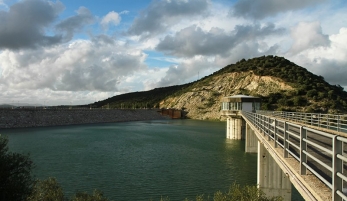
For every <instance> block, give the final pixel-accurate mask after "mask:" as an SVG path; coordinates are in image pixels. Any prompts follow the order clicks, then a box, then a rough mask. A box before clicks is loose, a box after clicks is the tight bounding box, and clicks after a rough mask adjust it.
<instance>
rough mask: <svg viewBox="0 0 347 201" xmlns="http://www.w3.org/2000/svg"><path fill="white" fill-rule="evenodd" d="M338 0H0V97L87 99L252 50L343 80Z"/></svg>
mask: <svg viewBox="0 0 347 201" xmlns="http://www.w3.org/2000/svg"><path fill="white" fill-rule="evenodd" d="M346 10H347V3H346V1H344V0H331V1H329V0H291V1H287V0H257V1H254V0H235V1H227V0H189V1H188V0H153V1H151V0H131V1H129V0H100V1H96V0H72V1H71V0H61V1H55V0H54V1H49V0H0V90H1V92H2V93H1V96H0V104H2V103H17V102H19V103H31V104H49V105H60V104H70V103H73V104H88V103H91V102H94V101H95V100H103V99H105V98H108V97H111V96H114V95H118V94H122V93H127V92H133V91H142V90H150V89H153V88H156V87H163V86H170V85H177V84H183V83H186V82H191V81H194V80H196V79H197V78H198V77H200V78H201V77H203V76H205V75H209V74H211V73H213V72H215V71H217V70H219V69H220V68H222V67H224V66H226V65H228V64H231V63H235V62H237V61H239V60H240V59H242V58H245V59H248V58H253V57H258V56H262V55H277V56H283V57H285V58H287V59H289V60H291V61H293V62H295V63H297V64H298V65H301V66H303V67H305V68H307V69H308V70H309V71H311V72H313V73H315V74H318V75H322V76H324V77H325V79H326V80H327V81H328V82H330V83H331V84H339V85H341V86H343V87H345V89H346V87H347V79H346V78H345V77H346V76H347V12H346Z"/></svg>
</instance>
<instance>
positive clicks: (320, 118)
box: [256, 110, 347, 133]
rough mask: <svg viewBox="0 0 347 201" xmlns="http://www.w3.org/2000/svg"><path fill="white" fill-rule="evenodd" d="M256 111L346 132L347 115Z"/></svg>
mask: <svg viewBox="0 0 347 201" xmlns="http://www.w3.org/2000/svg"><path fill="white" fill-rule="evenodd" d="M256 113H258V114H263V115H267V116H272V117H276V118H281V119H286V120H290V121H294V122H298V123H303V124H306V125H311V126H316V127H320V128H324V129H329V130H334V131H337V132H343V133H347V115H334V114H320V113H301V112H283V111H266V110H257V111H256Z"/></svg>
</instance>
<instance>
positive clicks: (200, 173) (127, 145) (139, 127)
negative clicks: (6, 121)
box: [1, 120, 298, 200]
mask: <svg viewBox="0 0 347 201" xmlns="http://www.w3.org/2000/svg"><path fill="white" fill-rule="evenodd" d="M1 133H2V134H5V135H7V136H8V137H9V140H10V141H9V147H10V150H11V151H14V152H21V153H30V155H31V158H32V159H33V161H34V162H35V164H36V168H35V170H34V174H35V175H36V176H37V177H38V178H40V179H45V178H48V177H56V178H57V180H58V182H59V183H60V184H61V186H62V187H63V189H64V191H65V193H66V194H67V195H68V196H71V195H72V194H74V193H75V192H76V191H87V192H90V193H91V192H92V191H93V189H99V190H101V191H103V192H104V194H105V196H106V197H108V198H110V199H112V200H150V199H153V200H160V198H161V197H166V196H168V197H169V198H170V200H184V198H190V199H193V198H195V196H196V195H200V194H205V195H213V193H214V192H216V191H217V190H221V191H226V190H227V189H228V188H229V186H230V185H231V184H232V183H233V182H236V183H239V184H252V185H255V184H256V175H257V172H256V169H257V167H256V161H257V159H256V154H247V153H245V152H244V141H233V140H227V139H225V122H210V121H196V120H165V121H142V122H127V123H109V124H93V125H79V126H61V127H47V128H29V129H7V130H2V131H1ZM294 194H295V193H294ZM296 194H297V193H296ZM295 197H297V195H294V200H295V199H296V198H295ZM297 199H298V198H297Z"/></svg>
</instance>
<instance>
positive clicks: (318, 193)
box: [242, 113, 347, 200]
mask: <svg viewBox="0 0 347 201" xmlns="http://www.w3.org/2000/svg"><path fill="white" fill-rule="evenodd" d="M242 116H243V118H244V119H245V120H246V122H247V123H248V124H249V125H250V126H251V127H252V129H253V130H254V131H255V133H256V135H257V137H258V139H259V141H260V142H261V143H263V144H264V146H265V147H266V148H267V149H268V150H269V152H270V154H271V155H272V156H273V158H274V159H275V161H276V162H277V163H278V164H279V166H280V167H281V169H282V170H283V171H284V172H285V173H286V174H287V175H288V177H289V179H290V180H291V182H292V183H293V185H294V186H295V187H296V188H297V190H298V191H299V192H300V193H301V194H302V195H303V197H304V198H305V200H333V196H335V198H336V197H337V195H336V194H335V195H334V194H333V193H332V189H334V188H335V189H336V192H338V193H337V194H339V193H340V194H342V193H341V191H342V187H343V183H346V182H340V184H335V185H334V180H335V183H336V181H337V180H339V181H340V179H341V178H337V177H336V173H335V172H336V168H338V167H337V166H336V165H334V164H335V163H336V161H337V160H336V159H337V158H336V157H333V155H334V154H333V153H336V152H334V150H335V148H334V143H336V139H335V138H336V137H335V138H334V135H332V134H335V135H339V136H346V134H345V133H341V132H336V131H335V132H332V131H331V130H328V131H330V132H329V133H331V134H326V133H323V132H322V131H326V130H327V129H324V128H319V130H320V131H318V128H316V130H315V129H314V128H315V127H313V126H311V125H310V126H309V127H308V126H307V125H306V124H303V123H298V122H294V121H288V120H286V121H283V120H281V119H276V120H275V118H274V117H270V116H264V115H259V114H254V113H242ZM289 122H291V123H289ZM303 128H304V129H305V130H304V131H305V132H303ZM302 133H305V136H303V134H302ZM303 138H305V140H303ZM333 139H335V141H334V140H333ZM275 142H276V143H275ZM284 142H285V143H284ZM341 144H342V150H340V152H341V154H340V155H345V152H346V151H345V150H344V148H343V144H344V142H342V143H341ZM303 145H306V146H304V148H303ZM284 148H285V149H284ZM335 151H336V150H335ZM285 152H286V153H285ZM336 155H338V154H336ZM302 157H307V159H304V160H303V159H302ZM300 161H302V163H300ZM333 161H335V163H333ZM341 161H342V162H341ZM337 162H339V161H337ZM340 164H341V168H340V169H339V172H340V173H341V174H342V175H343V176H347V175H346V172H347V168H346V166H345V165H344V161H343V160H340ZM306 166H307V167H306ZM303 169H305V171H306V174H301V173H300V171H301V170H303ZM317 175H318V176H317ZM334 175H335V177H334ZM319 177H320V178H319ZM341 180H342V179H341ZM342 181H343V180H342ZM337 185H338V186H337ZM341 197H343V195H342V196H341ZM343 198H344V199H346V198H345V197H343ZM338 199H340V200H341V198H340V197H338Z"/></svg>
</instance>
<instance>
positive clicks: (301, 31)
mask: <svg viewBox="0 0 347 201" xmlns="http://www.w3.org/2000/svg"><path fill="white" fill-rule="evenodd" d="M291 36H292V38H293V40H294V43H293V45H292V47H291V52H292V53H299V52H301V51H303V50H305V49H310V48H315V47H320V46H323V47H324V46H328V45H329V42H330V41H329V36H328V35H324V34H323V32H322V27H321V26H320V23H319V22H318V21H316V22H300V23H299V24H298V25H297V26H296V27H294V28H293V29H292V31H291Z"/></svg>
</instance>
